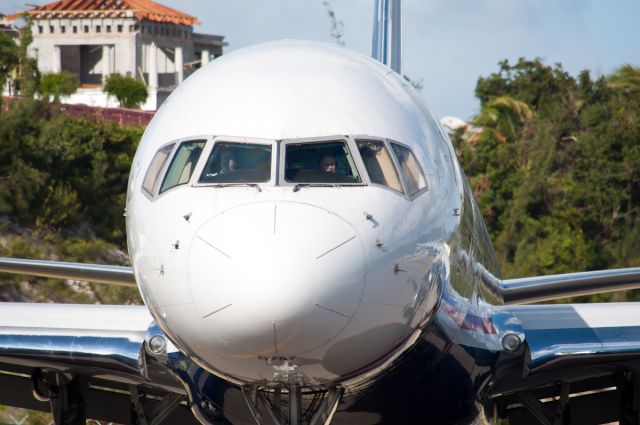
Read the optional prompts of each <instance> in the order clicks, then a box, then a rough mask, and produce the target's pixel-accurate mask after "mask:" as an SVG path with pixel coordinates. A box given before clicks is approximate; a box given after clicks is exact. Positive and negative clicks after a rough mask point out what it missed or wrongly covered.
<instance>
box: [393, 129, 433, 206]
mask: <svg viewBox="0 0 640 425" xmlns="http://www.w3.org/2000/svg"><path fill="white" fill-rule="evenodd" d="M391 147H392V148H393V152H394V153H395V154H396V158H397V159H398V164H399V165H400V173H401V174H402V178H403V179H404V184H405V185H406V188H407V194H408V195H409V196H413V195H415V194H417V193H418V192H420V191H422V190H424V189H426V188H427V181H426V179H425V178H424V173H423V172H422V168H421V167H420V164H419V163H418V160H417V159H416V157H415V156H414V155H413V152H411V151H410V150H409V149H408V148H406V147H404V146H402V145H399V144H397V143H393V142H392V143H391Z"/></svg>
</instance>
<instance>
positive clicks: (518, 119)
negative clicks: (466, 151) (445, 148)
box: [471, 96, 533, 143]
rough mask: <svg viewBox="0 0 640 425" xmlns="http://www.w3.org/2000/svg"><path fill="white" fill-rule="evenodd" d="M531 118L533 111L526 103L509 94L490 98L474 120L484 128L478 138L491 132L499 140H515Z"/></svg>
mask: <svg viewBox="0 0 640 425" xmlns="http://www.w3.org/2000/svg"><path fill="white" fill-rule="evenodd" d="M531 118H533V112H532V111H531V108H529V106H528V105H527V104H526V103H524V102H521V101H519V100H516V99H514V98H512V97H509V96H500V97H497V98H495V99H492V100H490V101H489V102H488V103H487V104H486V106H484V107H483V108H482V110H481V111H480V113H479V114H478V116H476V117H475V118H474V120H473V124H474V125H476V126H479V127H481V128H482V131H481V132H480V133H478V134H477V135H476V140H477V138H479V137H481V136H482V134H485V133H486V132H490V134H491V135H492V136H493V137H494V138H495V140H497V141H498V142H501V143H505V142H509V141H513V140H515V139H516V138H517V136H518V133H519V131H520V129H522V127H523V126H524V125H525V124H527V123H528V122H529V121H531ZM473 141H474V140H471V142H473Z"/></svg>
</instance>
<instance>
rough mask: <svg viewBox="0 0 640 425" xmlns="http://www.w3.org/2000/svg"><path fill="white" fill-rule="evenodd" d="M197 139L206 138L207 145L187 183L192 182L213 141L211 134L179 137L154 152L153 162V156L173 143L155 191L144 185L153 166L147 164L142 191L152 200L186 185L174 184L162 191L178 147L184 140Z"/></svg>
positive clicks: (154, 188)
mask: <svg viewBox="0 0 640 425" xmlns="http://www.w3.org/2000/svg"><path fill="white" fill-rule="evenodd" d="M196 140H205V145H204V148H203V149H202V153H201V154H200V158H199V159H198V163H197V164H196V168H195V169H194V170H193V173H191V178H190V179H189V182H188V183H186V184H189V183H191V180H192V179H193V176H194V174H195V173H196V172H197V171H198V168H199V167H200V163H201V162H202V161H201V158H202V155H204V152H205V150H206V149H207V146H209V143H210V141H211V136H197V135H196V136H188V137H181V138H179V139H175V140H172V141H170V142H167V143H164V144H162V145H160V146H159V147H158V148H157V149H156V150H155V152H154V153H153V156H152V157H151V162H153V158H155V156H156V154H157V153H158V152H160V151H161V150H162V149H164V148H166V147H167V146H170V145H173V148H172V149H171V152H170V153H169V156H168V157H167V160H166V161H165V163H164V165H163V166H162V168H161V169H160V173H159V174H158V179H156V182H155V184H154V186H153V193H149V191H148V190H147V189H145V188H144V187H143V184H144V179H145V177H146V175H147V172H148V171H149V167H150V166H151V162H149V164H147V168H146V169H145V170H144V176H143V177H142V183H141V184H140V190H141V191H142V193H143V194H144V195H145V196H146V197H147V198H148V199H149V200H151V201H155V200H156V199H158V198H159V197H161V196H162V195H164V194H165V193H169V192H171V190H172V189H173V188H175V187H180V186H184V185H185V183H183V184H180V185H178V186H173V187H171V188H169V189H167V190H165V191H164V192H162V193H160V187H161V185H162V182H164V179H165V177H166V176H167V171H168V170H169V166H170V165H171V163H172V162H173V159H174V157H175V155H176V153H177V152H178V148H179V147H180V145H181V144H182V143H184V142H191V141H196Z"/></svg>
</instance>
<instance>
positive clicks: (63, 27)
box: [60, 25, 67, 34]
mask: <svg viewBox="0 0 640 425" xmlns="http://www.w3.org/2000/svg"><path fill="white" fill-rule="evenodd" d="M60 32H61V33H62V34H64V33H66V32H67V27H65V26H64V25H61V26H60Z"/></svg>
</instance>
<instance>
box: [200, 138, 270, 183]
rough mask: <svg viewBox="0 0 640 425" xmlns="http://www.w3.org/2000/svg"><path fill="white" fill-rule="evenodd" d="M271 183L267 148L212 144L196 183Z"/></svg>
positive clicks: (257, 145)
mask: <svg viewBox="0 0 640 425" xmlns="http://www.w3.org/2000/svg"><path fill="white" fill-rule="evenodd" d="M269 180H271V145H264V144H253V143H231V142H216V144H215V145H214V147H213V150H212V151H211V154H210V155H209V159H208V160H207V163H206V165H205V167H204V170H203V172H202V175H201V176H200V180H199V182H200V183H264V182H268V181H269Z"/></svg>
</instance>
